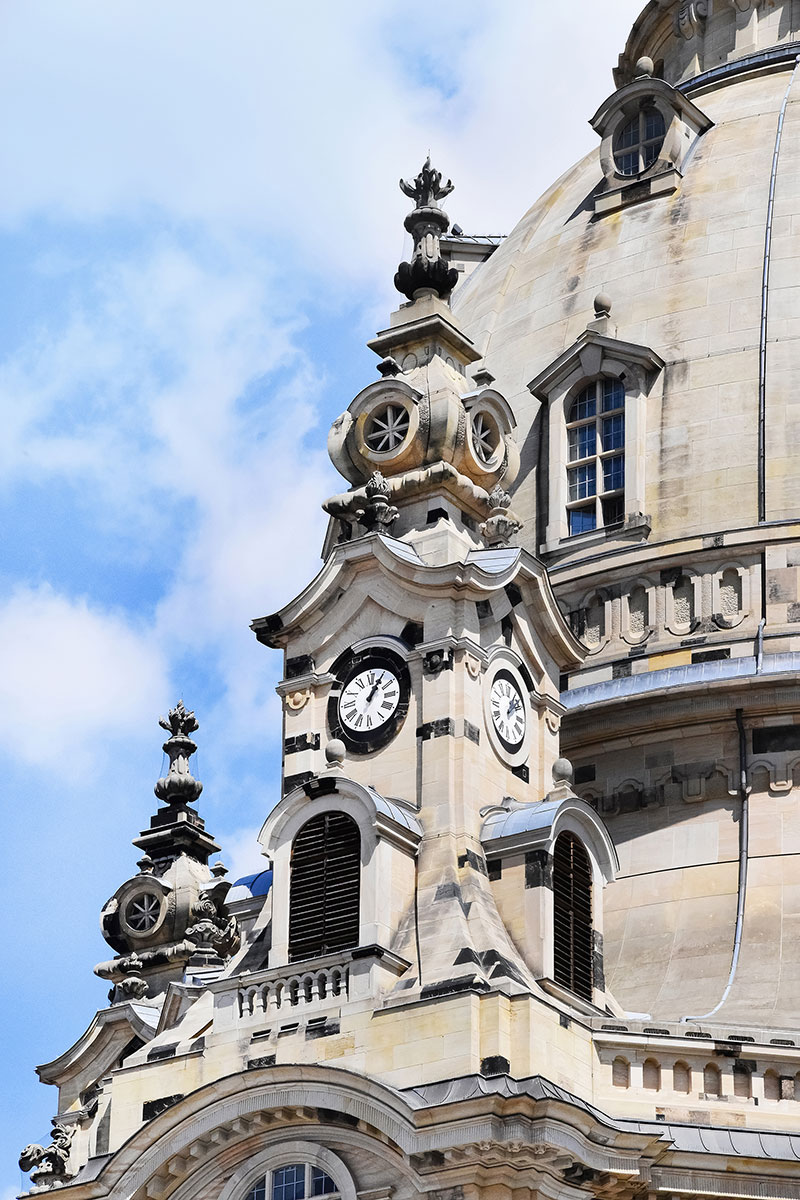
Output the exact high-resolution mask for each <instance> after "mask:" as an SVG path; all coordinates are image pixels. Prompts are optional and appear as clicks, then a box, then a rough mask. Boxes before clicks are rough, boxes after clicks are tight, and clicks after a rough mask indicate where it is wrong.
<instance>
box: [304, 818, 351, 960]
mask: <svg viewBox="0 0 800 1200" xmlns="http://www.w3.org/2000/svg"><path fill="white" fill-rule="evenodd" d="M360 884H361V836H360V834H359V831H358V826H357V825H356V823H355V821H354V820H353V819H352V818H351V817H348V816H347V814H346V813H342V812H325V813H320V814H319V815H318V816H316V817H312V818H311V820H310V821H306V823H305V825H304V826H303V827H302V829H301V830H300V831H299V833H298V834H297V836H296V837H295V839H294V844H293V846H292V859H291V877H290V885H289V958H290V960H291V961H292V962H296V961H297V960H298V959H304V958H316V957H318V956H319V955H321V954H335V953H336V952H337V951H339V950H347V949H349V948H350V947H351V946H357V945H358V935H359V893H360Z"/></svg>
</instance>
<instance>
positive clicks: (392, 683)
mask: <svg viewBox="0 0 800 1200" xmlns="http://www.w3.org/2000/svg"><path fill="white" fill-rule="evenodd" d="M399 703H400V683H399V680H398V678H397V676H396V675H395V674H394V672H392V671H390V670H388V669H387V668H386V667H370V668H368V669H367V670H365V671H359V673H358V674H357V675H354V676H353V678H352V679H349V680H348V681H347V683H346V684H345V686H344V687H343V688H342V694H341V696H340V697H339V720H340V721H341V722H342V725H344V726H345V728H346V729H350V730H352V731H353V732H354V733H364V732H367V731H369V730H372V729H380V728H381V726H383V725H385V724H386V722H387V721H388V720H389V718H390V717H392V716H393V714H394V712H395V710H396V709H397V706H398V704H399Z"/></svg>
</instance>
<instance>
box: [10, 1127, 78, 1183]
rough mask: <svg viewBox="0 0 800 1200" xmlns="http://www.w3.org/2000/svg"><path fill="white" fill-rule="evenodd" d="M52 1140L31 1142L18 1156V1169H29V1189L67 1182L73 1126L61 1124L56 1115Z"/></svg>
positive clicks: (73, 1134) (73, 1132) (69, 1177)
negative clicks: (30, 1184)
mask: <svg viewBox="0 0 800 1200" xmlns="http://www.w3.org/2000/svg"><path fill="white" fill-rule="evenodd" d="M51 1124H52V1126H53V1132H52V1135H51V1136H52V1141H51V1143H50V1145H49V1146H39V1145H38V1144H36V1143H32V1144H31V1145H29V1146H26V1147H25V1148H24V1150H23V1151H22V1153H21V1154H20V1156H19V1165H20V1169H21V1170H23V1171H30V1173H31V1183H32V1184H33V1187H32V1189H31V1191H34V1192H44V1191H48V1190H49V1189H50V1188H55V1187H61V1186H62V1185H63V1184H65V1183H68V1182H69V1180H70V1179H71V1178H72V1175H71V1174H70V1173H69V1171H68V1170H67V1163H68V1162H69V1153H70V1147H71V1145H72V1139H73V1137H74V1136H75V1129H74V1127H72V1128H70V1127H68V1126H67V1125H63V1124H62V1123H61V1121H59V1120H58V1118H57V1117H54V1118H53V1120H52V1122H51Z"/></svg>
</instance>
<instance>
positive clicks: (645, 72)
mask: <svg viewBox="0 0 800 1200" xmlns="http://www.w3.org/2000/svg"><path fill="white" fill-rule="evenodd" d="M655 69H656V65H655V63H654V62H653V60H652V58H648V57H647V55H646V54H643V55H642V57H641V58H640V59H639V60H638V61H637V63H636V66H635V67H634V69H633V73H634V76H635V77H636V79H641V78H642V77H643V76H646V77H647V78H648V79H649V78H650V77H651V76H652V74H653V72H654V71H655Z"/></svg>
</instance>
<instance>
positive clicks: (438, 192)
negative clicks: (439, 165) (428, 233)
mask: <svg viewBox="0 0 800 1200" xmlns="http://www.w3.org/2000/svg"><path fill="white" fill-rule="evenodd" d="M400 191H401V192H404V193H405V195H406V196H410V197H411V199H412V200H413V201H414V204H415V206H416V207H417V208H438V207H439V205H438V201H439V200H444V198H445V196H449V195H450V193H451V192H452V191H453V183H452V180H450V179H448V181H447V183H445V184H443V183H442V172H441V171H437V170H436V168H435V167H432V166H431V156H430V154H429V155H428V157H427V158H426V159H425V162H424V163H423V164H422V170H421V171H420V173H419V175H417V177H416V179H415V180H414V181H413V183H409V182H408V180H406V179H401V180H400Z"/></svg>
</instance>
